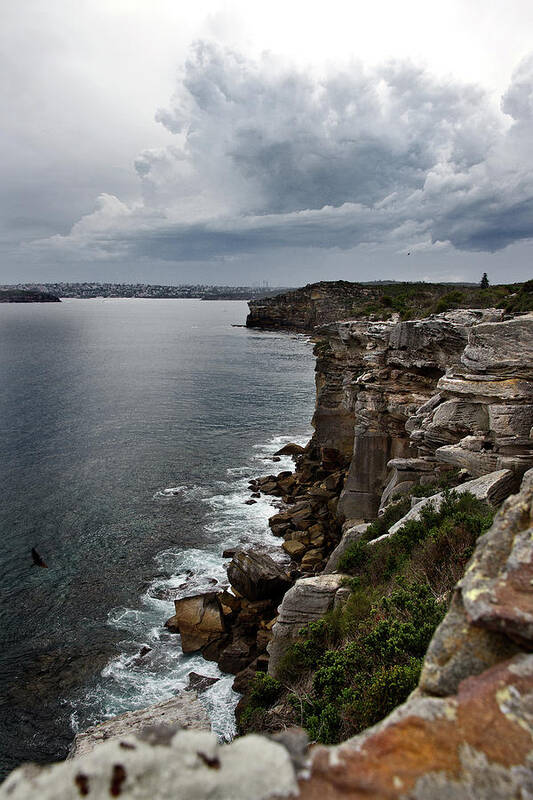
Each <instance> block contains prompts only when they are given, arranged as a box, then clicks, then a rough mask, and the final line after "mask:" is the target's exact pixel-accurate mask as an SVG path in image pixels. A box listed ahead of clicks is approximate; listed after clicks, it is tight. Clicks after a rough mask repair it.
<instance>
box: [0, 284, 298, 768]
mask: <svg viewBox="0 0 533 800" xmlns="http://www.w3.org/2000/svg"><path fill="white" fill-rule="evenodd" d="M246 310H247V309H246V304H245V303H242V302H236V301H212V302H209V301H195V300H141V299H127V300H126V299H111V300H109V299H105V300H104V299H102V300H98V299H96V300H65V301H63V302H62V303H61V304H49V305H48V304H27V305H18V304H17V305H15V304H4V305H2V306H0V420H1V430H0V448H1V449H0V453H1V457H0V481H1V483H0V485H1V487H2V495H1V497H2V500H1V504H0V533H1V537H2V539H1V541H2V548H1V551H0V553H1V555H0V564H1V601H2V603H1V629H0V637H1V641H0V696H1V698H2V699H1V706H0V753H1V769H2V773H3V774H5V772H6V771H8V770H9V769H12V768H13V767H14V766H15V765H16V764H18V763H20V762H22V761H27V760H33V761H50V760H54V759H58V758H61V757H64V756H65V754H66V752H67V749H68V746H69V744H70V742H71V740H72V738H73V736H74V734H75V732H76V731H77V730H82V729H84V728H86V727H87V726H88V725H90V724H92V723H94V722H97V721H100V720H103V719H105V718H108V717H110V716H113V715H115V714H119V713H121V712H123V711H127V710H130V709H134V708H139V707H143V706H145V705H148V704H151V703H155V702H159V701H162V700H165V699H168V698H170V697H172V696H173V695H174V694H175V693H176V692H177V691H179V690H180V689H183V688H184V687H185V686H186V684H187V676H188V673H189V672H191V671H193V670H194V671H196V672H200V673H202V674H204V675H211V676H215V677H219V681H218V682H217V683H216V684H214V685H213V686H212V687H211V688H210V689H209V690H207V691H206V692H205V693H204V694H202V695H201V698H202V702H203V703H204V704H205V705H206V708H207V710H208V713H209V715H210V718H211V721H212V725H213V729H214V730H215V731H216V733H217V734H218V735H219V736H220V737H221V738H223V739H229V738H231V736H232V735H233V733H234V715H233V711H234V707H235V704H236V701H237V699H238V698H237V695H235V693H234V692H233V691H232V689H231V683H232V676H223V675H221V673H220V672H219V670H218V667H217V665H216V664H215V663H214V662H208V661H204V660H203V659H202V658H201V657H200V656H199V655H197V654H192V655H187V656H184V655H183V653H182V651H181V647H180V641H179V636H176V635H174V634H170V633H169V632H168V631H167V630H166V629H165V628H164V627H163V623H164V621H165V619H167V618H168V617H169V616H171V615H172V613H173V598H174V597H179V596H185V595H188V594H191V593H194V592H197V591H206V590H210V589H213V588H216V587H220V586H222V585H225V584H226V583H227V578H226V572H225V567H226V565H227V561H226V562H224V560H223V559H222V552H223V550H224V549H225V548H229V547H235V546H243V547H261V548H265V549H267V551H268V552H270V553H271V554H272V555H273V556H274V557H275V558H282V551H281V549H280V548H279V540H276V539H274V537H273V536H272V535H271V533H270V531H269V528H268V524H267V521H268V517H269V516H270V515H271V514H273V513H275V510H276V509H275V502H276V501H275V500H274V499H273V498H266V497H262V498H261V499H260V500H258V502H257V503H256V504H254V505H246V504H245V502H244V501H245V500H246V499H248V498H249V489H248V488H247V487H248V481H249V479H250V478H252V477H255V476H258V475H265V474H270V473H275V472H278V471H280V470H281V469H290V468H291V467H292V462H291V460H290V459H287V458H285V459H282V460H281V461H280V462H279V463H273V462H272V456H273V454H274V453H275V452H276V450H277V449H279V448H280V447H281V446H282V445H283V444H284V443H285V442H287V441H299V442H300V443H304V442H305V441H306V440H307V439H308V438H309V435H310V420H311V416H312V410H313V405H314V385H313V367H314V359H313V356H312V352H311V347H310V345H309V343H308V341H307V339H306V338H305V337H304V336H298V335H292V334H287V333H267V332H259V331H252V330H248V329H246V328H244V327H234V326H235V325H242V324H243V323H244V320H245V317H246ZM32 547H36V548H37V550H38V552H39V553H40V554H41V555H42V557H43V558H44V560H45V562H46V563H47V564H48V569H41V568H39V567H35V566H32V561H31V555H30V552H31V548H32ZM142 647H145V648H150V650H149V652H147V653H146V655H144V656H142V657H141V656H140V655H139V651H140V650H141V648H142Z"/></svg>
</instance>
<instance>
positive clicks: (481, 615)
mask: <svg viewBox="0 0 533 800" xmlns="http://www.w3.org/2000/svg"><path fill="white" fill-rule="evenodd" d="M459 590H460V592H461V596H462V599H463V603H464V607H465V611H466V613H467V616H468V618H469V619H470V620H471V621H472V624H473V625H476V626H477V627H481V628H484V629H486V630H489V631H495V632H498V633H502V634H505V635H506V636H507V637H509V638H510V639H512V640H513V641H516V642H518V643H520V644H523V645H524V646H525V647H528V648H533V470H530V471H529V472H527V473H526V475H525V476H524V480H523V483H522V490H521V492H520V494H519V495H517V496H513V497H510V498H508V500H507V501H506V502H505V503H504V505H503V508H502V509H501V512H500V514H499V515H498V517H497V519H496V521H495V523H494V525H493V527H492V528H491V530H490V531H489V532H488V533H487V534H485V536H483V537H482V538H481V539H480V541H479V543H478V546H477V547H476V551H475V554H474V557H473V559H472V561H471V563H470V564H469V566H468V568H467V570H466V573H465V576H464V578H463V579H462V580H461V581H460V583H459Z"/></svg>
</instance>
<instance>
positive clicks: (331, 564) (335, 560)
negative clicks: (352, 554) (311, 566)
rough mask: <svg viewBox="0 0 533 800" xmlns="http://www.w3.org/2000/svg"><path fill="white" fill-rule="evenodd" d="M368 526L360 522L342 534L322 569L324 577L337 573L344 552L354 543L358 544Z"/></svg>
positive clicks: (367, 523) (366, 523)
mask: <svg viewBox="0 0 533 800" xmlns="http://www.w3.org/2000/svg"><path fill="white" fill-rule="evenodd" d="M369 524H370V523H369V522H362V523H359V524H358V525H353V526H352V527H351V528H348V529H347V530H346V531H345V532H344V533H343V534H342V539H341V540H340V542H339V544H338V545H337V547H336V548H335V550H334V551H333V552H332V553H331V555H330V557H329V559H328V562H327V564H326V566H325V568H324V573H325V574H326V575H329V574H331V573H332V572H336V571H337V568H338V566H339V561H340V560H341V558H342V556H343V555H344V554H345V552H346V550H347V549H348V548H349V546H350V545H351V544H353V543H354V542H358V541H359V540H360V539H362V537H363V536H364V534H365V532H366V529H367V528H368V526H369Z"/></svg>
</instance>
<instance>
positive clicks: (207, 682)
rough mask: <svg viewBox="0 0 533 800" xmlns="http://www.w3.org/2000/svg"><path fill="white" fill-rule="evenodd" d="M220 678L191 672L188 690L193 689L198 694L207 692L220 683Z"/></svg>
mask: <svg viewBox="0 0 533 800" xmlns="http://www.w3.org/2000/svg"><path fill="white" fill-rule="evenodd" d="M219 680H220V678H212V677H211V676H210V675H199V674H198V672H189V682H188V684H187V689H192V690H193V691H195V692H198V694H201V693H202V692H205V691H206V690H207V689H209V688H210V687H211V686H213V685H214V684H215V683H218V682H219Z"/></svg>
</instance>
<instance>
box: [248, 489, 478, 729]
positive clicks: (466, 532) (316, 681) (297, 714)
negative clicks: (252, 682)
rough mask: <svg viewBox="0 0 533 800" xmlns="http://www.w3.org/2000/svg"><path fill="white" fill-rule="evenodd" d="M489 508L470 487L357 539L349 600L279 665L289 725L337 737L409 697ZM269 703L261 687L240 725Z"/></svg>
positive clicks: (348, 564) (264, 715) (261, 719)
mask: <svg viewBox="0 0 533 800" xmlns="http://www.w3.org/2000/svg"><path fill="white" fill-rule="evenodd" d="M492 516H493V512H492V510H491V508H490V507H489V506H488V505H486V504H485V503H483V502H482V501H480V500H478V499H477V498H475V497H474V496H473V495H470V494H466V493H465V494H461V495H458V494H456V493H454V492H453V491H445V495H444V499H443V502H442V504H441V506H440V508H439V509H438V510H436V509H434V508H432V507H426V508H425V509H424V510H423V512H422V514H421V518H420V520H416V521H410V522H408V523H407V524H406V525H404V526H403V527H402V528H401V529H400V531H398V532H397V533H396V534H394V535H393V536H391V537H390V538H388V539H385V540H383V541H382V542H377V543H375V544H371V543H370V542H371V539H372V538H373V536H372V532H371V533H370V534H368V532H367V538H366V539H364V540H361V541H359V542H356V543H354V544H353V545H352V546H351V547H350V548H349V549H348V551H347V552H346V554H345V555H344V557H343V559H342V561H341V565H340V567H339V569H340V570H341V571H346V572H348V573H350V574H351V575H352V576H353V577H352V578H351V579H350V580H349V582H348V584H349V587H350V589H351V593H350V595H349V597H348V600H347V602H346V603H345V605H344V606H343V607H341V608H337V609H336V610H335V611H332V612H330V613H329V614H327V615H326V617H325V618H324V619H321V620H319V621H317V622H313V623H310V624H309V625H307V626H306V627H305V628H303V629H302V631H301V639H300V641H298V642H296V643H295V644H293V645H292V646H291V647H290V648H289V650H288V651H287V653H286V654H285V656H284V658H283V661H282V663H281V665H280V667H279V673H278V677H279V683H278V682H276V689H277V693H276V696H275V700H274V701H273V702H275V703H276V704H277V706H278V707H284V708H285V718H284V719H283V721H284V723H285V724H299V725H303V726H304V727H305V728H306V729H307V731H308V733H309V735H310V737H311V739H312V740H313V741H320V742H323V743H327V744H331V743H335V742H337V741H340V740H341V739H343V738H347V737H349V736H353V735H354V734H356V733H358V732H359V731H361V730H363V729H365V728H367V727H368V726H369V725H373V724H375V723H376V722H378V721H379V720H380V719H382V718H383V717H384V716H386V715H387V714H388V713H389V712H390V711H392V709H393V708H395V707H396V706H397V705H398V704H399V703H401V702H403V701H404V700H405V699H406V698H407V696H408V695H409V694H410V692H411V691H412V690H413V689H414V688H415V687H416V685H417V682H418V677H419V673H420V669H421V665H422V660H423V657H424V654H425V652H426V650H427V647H428V644H429V642H430V640H431V637H432V636H433V633H434V631H435V628H436V627H437V625H438V624H439V622H440V621H441V619H442V618H443V616H444V614H445V612H446V607H447V601H448V598H449V595H450V592H451V589H452V588H453V586H454V585H455V583H456V582H457V580H458V578H459V577H460V576H461V575H462V574H463V572H464V568H465V565H466V563H467V561H468V559H469V558H470V555H471V553H472V550H473V547H474V543H475V541H476V539H477V537H478V536H479V535H480V534H481V533H483V532H484V531H485V530H487V528H488V527H490V524H491V523H492ZM263 680H264V679H259V681H263ZM261 685H262V684H261ZM269 702H270V701H269V699H268V698H266V697H265V694H264V692H262V691H260V692H259V694H258V693H257V692H256V693H255V694H254V699H253V701H252V700H251V702H250V703H249V708H250V711H248V709H246V711H245V713H244V715H243V716H242V717H241V720H240V726H241V730H242V731H249V730H254V729H255V730H257V729H259V730H261V729H264V728H265V724H268V712H266V711H265V709H266V708H268V705H269Z"/></svg>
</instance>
